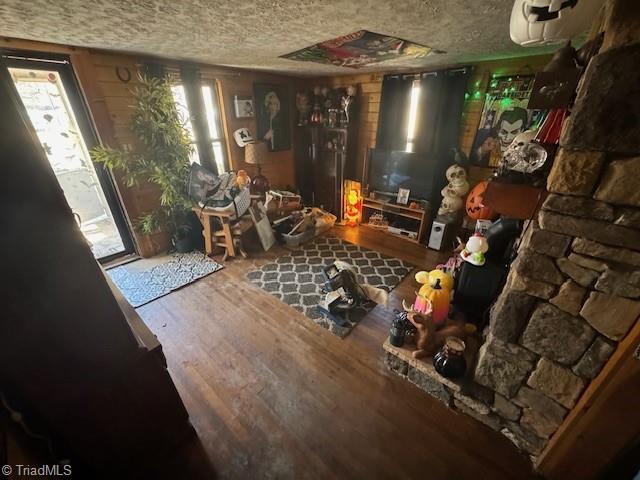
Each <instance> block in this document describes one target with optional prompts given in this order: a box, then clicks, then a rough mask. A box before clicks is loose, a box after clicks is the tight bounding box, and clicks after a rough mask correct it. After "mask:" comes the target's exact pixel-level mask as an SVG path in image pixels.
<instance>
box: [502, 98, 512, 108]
mask: <svg viewBox="0 0 640 480" xmlns="http://www.w3.org/2000/svg"><path fill="white" fill-rule="evenodd" d="M512 103H513V100H511V99H510V98H503V99H502V100H500V105H501V106H502V107H503V108H508V107H510V106H511V104H512Z"/></svg>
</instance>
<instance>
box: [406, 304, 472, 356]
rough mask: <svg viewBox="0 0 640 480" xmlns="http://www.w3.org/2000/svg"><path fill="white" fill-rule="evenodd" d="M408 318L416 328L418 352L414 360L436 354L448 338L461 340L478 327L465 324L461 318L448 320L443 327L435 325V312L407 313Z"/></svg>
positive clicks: (414, 354)
mask: <svg viewBox="0 0 640 480" xmlns="http://www.w3.org/2000/svg"><path fill="white" fill-rule="evenodd" d="M407 318H408V319H409V321H410V322H411V323H412V324H413V325H414V326H415V327H416V330H417V337H416V350H415V351H414V352H413V358H423V357H428V356H431V355H433V354H434V353H436V352H437V351H438V350H440V348H442V346H443V345H444V342H445V340H446V339H447V337H458V338H459V339H461V340H464V339H465V338H467V336H468V335H471V334H473V333H475V331H476V327H475V325H473V324H472V323H465V321H464V319H463V318H461V317H457V318H453V319H449V320H447V321H446V322H445V323H444V324H443V325H440V326H438V325H435V324H434V322H433V312H431V311H429V312H428V313H426V314H423V313H417V312H415V311H414V312H407Z"/></svg>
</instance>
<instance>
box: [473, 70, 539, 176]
mask: <svg viewBox="0 0 640 480" xmlns="http://www.w3.org/2000/svg"><path fill="white" fill-rule="evenodd" d="M533 80H534V76H533V75H527V76H513V77H497V78H492V79H491V80H490V81H489V86H488V88H487V93H486V96H485V101H484V108H483V110H482V117H481V118H480V125H479V126H478V132H477V133H476V138H475V141H474V142H473V148H472V149H471V155H470V158H469V159H470V161H471V164H472V165H477V166H481V167H497V166H498V164H499V163H500V159H501V158H502V153H503V152H504V151H505V150H506V149H507V148H508V147H509V145H510V144H511V142H512V141H513V139H514V138H515V137H516V135H518V134H519V133H522V132H524V131H526V130H537V129H538V128H539V127H540V123H541V122H542V120H543V119H544V115H545V110H529V109H528V108H527V105H528V104H529V97H530V96H531V91H532V89H533Z"/></svg>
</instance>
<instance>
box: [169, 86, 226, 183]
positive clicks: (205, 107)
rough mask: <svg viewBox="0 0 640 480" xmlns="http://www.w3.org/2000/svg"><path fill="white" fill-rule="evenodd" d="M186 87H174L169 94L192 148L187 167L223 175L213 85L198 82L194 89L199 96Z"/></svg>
mask: <svg viewBox="0 0 640 480" xmlns="http://www.w3.org/2000/svg"><path fill="white" fill-rule="evenodd" d="M189 87H190V85H189V84H182V83H178V84H175V85H173V86H172V87H171V92H172V93H173V98H174V100H175V102H176V107H177V109H178V113H179V114H180V116H181V117H182V118H183V121H184V127H185V129H186V130H187V132H188V133H189V138H190V139H191V144H192V145H193V152H192V153H191V159H190V160H191V163H199V164H200V165H203V166H206V167H208V168H211V169H215V171H217V173H222V172H226V171H227V170H228V167H227V158H226V155H225V138H224V132H223V130H222V122H221V120H220V108H219V103H218V94H217V91H216V88H215V84H214V83H213V82H211V83H209V82H204V81H203V82H199V84H198V85H197V86H196V90H197V89H198V87H199V90H200V92H199V94H198V93H197V92H196V91H193V89H192V90H191V91H190V90H189Z"/></svg>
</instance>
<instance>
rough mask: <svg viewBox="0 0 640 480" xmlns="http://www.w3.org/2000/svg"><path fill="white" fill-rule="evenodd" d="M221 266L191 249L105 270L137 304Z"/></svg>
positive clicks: (152, 298) (164, 293) (157, 296)
mask: <svg viewBox="0 0 640 480" xmlns="http://www.w3.org/2000/svg"><path fill="white" fill-rule="evenodd" d="M222 268H223V266H222V265H220V264H219V263H218V262H216V261H214V260H212V259H210V258H209V257H207V256H205V255H203V254H202V253H200V252H190V253H173V254H171V255H163V256H160V257H154V258H145V259H142V260H137V261H135V262H131V263H127V264H126V265H121V266H119V267H114V268H111V269H109V270H107V274H109V276H110V277H111V279H112V280H113V282H114V283H115V284H116V286H117V287H118V289H119V290H120V291H121V292H122V294H123V295H124V297H125V298H126V299H127V301H128V302H129V303H130V304H131V305H133V306H134V307H140V306H142V305H144V304H145V303H149V302H150V301H152V300H155V299H156V298H160V297H162V296H164V295H166V294H168V293H171V292H172V291H174V290H177V289H179V288H181V287H184V286H185V285H188V284H190V283H191V282H195V281H196V280H198V279H199V278H202V277H206V276H207V275H209V274H211V273H214V272H217V271H218V270H220V269H222Z"/></svg>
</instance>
